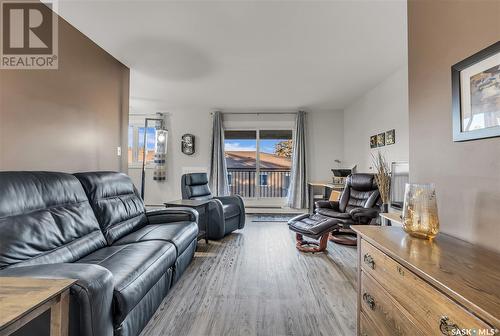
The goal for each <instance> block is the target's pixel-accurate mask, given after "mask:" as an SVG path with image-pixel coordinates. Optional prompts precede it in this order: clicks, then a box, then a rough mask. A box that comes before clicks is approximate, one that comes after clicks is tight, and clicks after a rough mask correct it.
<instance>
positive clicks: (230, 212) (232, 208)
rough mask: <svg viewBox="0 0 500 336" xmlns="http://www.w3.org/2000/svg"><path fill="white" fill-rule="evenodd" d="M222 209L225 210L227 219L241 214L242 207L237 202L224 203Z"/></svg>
mask: <svg viewBox="0 0 500 336" xmlns="http://www.w3.org/2000/svg"><path fill="white" fill-rule="evenodd" d="M222 210H223V211H224V218H225V219H228V218H233V217H235V216H239V215H240V207H239V206H238V205H236V204H224V205H222Z"/></svg>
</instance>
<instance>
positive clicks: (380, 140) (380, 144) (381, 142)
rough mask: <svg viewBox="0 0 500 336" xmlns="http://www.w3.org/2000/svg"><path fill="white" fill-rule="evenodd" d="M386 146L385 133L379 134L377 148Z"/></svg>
mask: <svg viewBox="0 0 500 336" xmlns="http://www.w3.org/2000/svg"><path fill="white" fill-rule="evenodd" d="M384 146H385V133H379V134H378V135H377V147H384Z"/></svg>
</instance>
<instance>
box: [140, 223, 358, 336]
mask: <svg viewBox="0 0 500 336" xmlns="http://www.w3.org/2000/svg"><path fill="white" fill-rule="evenodd" d="M355 288H356V248H355V247H346V246H340V245H336V244H333V243H331V242H329V243H328V253H327V254H325V253H316V254H303V253H300V252H298V251H297V250H296V249H295V244H294V235H293V234H292V233H291V232H290V231H289V230H288V227H287V225H286V223H277V222H269V223H262V222H260V223H257V222H252V221H251V217H248V218H247V222H246V226H245V228H244V229H243V230H241V231H237V232H235V233H233V234H231V235H229V236H227V237H225V238H224V239H223V240H221V241H218V242H215V241H210V243H209V244H208V245H205V243H203V242H202V241H200V243H199V246H198V252H197V253H196V255H195V258H194V260H193V262H192V263H191V264H190V266H189V268H188V269H187V270H186V272H185V273H184V275H183V276H182V278H181V279H180V281H179V282H178V283H177V284H176V285H175V287H174V288H173V289H172V291H171V292H170V293H169V294H168V296H167V297H166V298H165V300H164V301H163V303H162V304H161V306H160V308H159V309H158V311H157V312H156V314H155V316H154V317H153V318H152V319H151V321H150V322H149V324H148V325H147V326H146V328H145V329H144V331H143V333H142V336H156V335H175V336H184V335H214V336H222V335H262V336H268V335H269V336H270V335H300V336H302V335H311V336H315V335H334V336H335V335H339V336H349V335H354V334H355V326H356V322H355V321H356V294H355Z"/></svg>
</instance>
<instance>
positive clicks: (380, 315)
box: [361, 272, 423, 336]
mask: <svg viewBox="0 0 500 336" xmlns="http://www.w3.org/2000/svg"><path fill="white" fill-rule="evenodd" d="M361 312H362V313H364V314H366V316H367V317H368V318H369V319H370V320H371V321H372V322H373V324H374V325H375V328H376V329H378V330H379V331H380V332H381V333H382V335H394V336H398V335H423V334H422V333H421V332H420V330H418V328H417V327H416V326H415V325H414V324H413V322H412V321H411V320H410V316H409V314H407V313H406V312H405V311H404V309H402V308H401V307H400V306H398V305H397V303H396V302H395V301H394V300H393V299H392V298H391V297H390V296H389V294H388V293H387V292H386V291H385V290H384V289H383V288H382V287H381V286H380V285H379V284H378V283H377V282H376V281H375V280H373V279H372V278H371V277H370V276H369V275H367V274H366V273H365V272H361Z"/></svg>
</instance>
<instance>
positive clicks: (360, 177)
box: [339, 173, 380, 212]
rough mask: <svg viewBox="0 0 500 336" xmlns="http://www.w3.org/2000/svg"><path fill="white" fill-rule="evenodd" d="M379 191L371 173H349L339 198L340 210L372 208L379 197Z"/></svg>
mask: <svg viewBox="0 0 500 336" xmlns="http://www.w3.org/2000/svg"><path fill="white" fill-rule="evenodd" d="M379 196H380V194H379V191H378V187H377V183H376V181H375V175H373V174H361V173H358V174H351V175H349V176H348V177H347V180H346V184H345V189H344V191H343V192H342V195H341V196H340V200H339V208H340V211H342V212H349V211H351V210H352V209H355V208H360V207H362V208H372V207H374V206H375V205H376V203H377V200H378V199H379Z"/></svg>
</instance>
